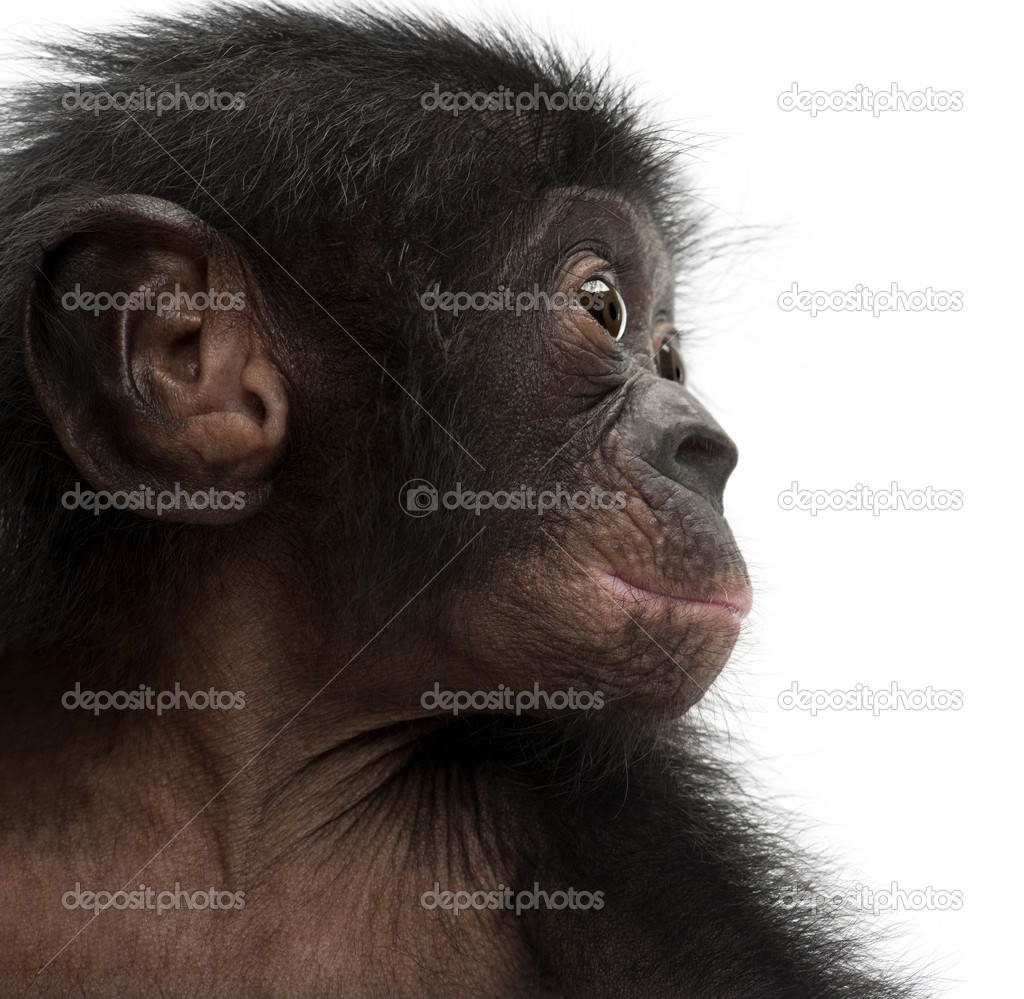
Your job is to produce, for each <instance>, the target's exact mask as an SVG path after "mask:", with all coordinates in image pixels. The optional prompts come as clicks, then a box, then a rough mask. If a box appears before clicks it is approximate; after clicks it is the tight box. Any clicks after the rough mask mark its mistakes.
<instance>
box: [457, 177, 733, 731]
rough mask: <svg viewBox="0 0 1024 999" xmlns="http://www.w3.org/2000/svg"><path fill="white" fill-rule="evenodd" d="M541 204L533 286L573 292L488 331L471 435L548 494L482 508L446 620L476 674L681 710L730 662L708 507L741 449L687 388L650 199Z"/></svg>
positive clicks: (721, 524) (721, 556)
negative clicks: (480, 548) (640, 203)
mask: <svg viewBox="0 0 1024 999" xmlns="http://www.w3.org/2000/svg"><path fill="white" fill-rule="evenodd" d="M552 201H554V199H552ZM542 215H543V221H542V223H541V224H540V225H539V226H538V228H537V232H536V240H535V242H534V243H533V245H532V246H531V247H530V249H529V251H528V252H529V253H530V255H531V257H533V258H536V259H538V260H541V261H544V264H545V267H546V269H545V268H541V269H540V270H539V271H538V272H537V283H538V284H539V287H540V288H541V289H545V290H547V291H548V293H549V294H551V295H554V293H561V294H562V295H564V296H570V297H571V296H576V299H575V301H577V302H578V304H577V305H576V306H575V307H568V308H556V307H553V308H551V309H550V310H542V311H540V312H539V313H538V315H537V316H536V318H535V320H534V321H533V325H532V328H531V327H530V325H529V321H522V320H521V321H520V322H519V323H518V324H515V323H513V322H509V323H508V324H507V325H506V327H505V328H504V329H503V331H502V332H501V334H500V336H501V343H500V345H497V346H496V345H493V344H492V345H491V349H492V351H493V353H492V356H496V355H500V356H501V357H504V358H511V360H510V361H509V362H508V363H505V364H500V365H499V364H492V365H491V366H490V368H491V370H490V371H489V375H490V378H489V383H490V388H489V390H485V398H486V403H485V413H486V415H487V416H488V419H487V425H488V426H489V427H491V428H499V430H500V433H495V435H494V436H492V437H490V438H487V439H485V440H483V441H480V440H477V441H475V442H474V445H475V447H476V448H477V449H478V450H479V451H480V452H482V453H486V454H489V455H499V454H500V455H501V456H502V457H501V459H500V460H498V461H497V464H499V465H500V467H501V468H502V470H503V472H502V473H501V474H500V475H499V476H498V477H499V478H502V477H503V478H504V479H505V481H507V483H508V485H507V487H506V488H508V489H510V490H514V489H516V488H518V487H519V486H520V485H521V484H523V483H529V484H531V485H533V486H535V487H536V488H537V490H538V494H539V493H540V492H541V491H544V490H546V491H547V493H548V495H547V502H548V504H549V509H548V510H547V511H546V512H544V513H543V514H540V513H538V511H537V510H535V509H533V510H526V511H519V510H508V511H496V510H492V511H490V512H489V513H488V514H487V516H486V517H484V518H480V522H481V523H482V524H483V525H485V526H486V532H485V538H484V541H485V543H489V544H491V545H493V546H494V550H495V552H496V554H495V557H494V559H493V560H492V562H491V563H490V566H491V568H490V573H489V578H488V579H487V580H486V585H483V586H475V587H474V588H473V589H472V591H471V592H469V593H467V594H466V595H465V599H464V601H463V602H461V603H460V605H459V611H458V620H457V621H456V622H454V624H453V627H454V629H455V631H456V633H457V634H458V635H459V636H460V637H461V642H460V644H461V646H462V649H463V651H464V652H465V653H466V654H467V656H468V655H469V650H470V649H472V658H473V661H474V665H475V674H476V676H477V677H478V678H480V676H481V672H482V673H484V674H485V675H486V676H487V677H488V678H489V679H490V680H492V681H495V682H505V683H507V684H509V685H511V686H513V687H515V688H517V689H521V688H522V686H523V681H522V678H523V677H524V676H525V677H530V678H531V679H533V680H535V681H536V682H539V683H540V686H541V688H544V689H549V690H551V689H562V690H564V689H566V688H568V687H569V686H570V685H571V686H573V687H575V689H577V690H581V689H583V690H589V691H598V690H600V691H602V692H603V694H604V700H605V702H606V704H607V710H609V711H611V712H612V713H616V714H617V713H619V712H625V713H627V714H628V715H629V716H632V717H646V718H651V717H662V718H664V717H672V716H676V715H678V714H681V713H682V712H684V711H685V710H686V709H687V708H689V707H690V706H691V705H693V704H694V703H696V701H698V700H699V699H700V698H701V697H702V696H703V694H704V693H705V692H706V691H707V688H708V687H709V685H710V684H711V683H712V681H713V680H714V679H715V677H716V676H717V675H718V673H719V671H720V670H721V669H722V667H723V666H724V665H725V663H726V661H727V659H728V657H729V655H730V653H731V651H732V648H733V646H734V644H735V642H736V639H737V636H738V633H739V630H740V624H741V621H742V619H743V617H744V616H745V615H746V613H747V611H748V610H749V608H750V601H751V596H750V586H749V581H748V577H747V574H746V569H745V567H744V564H743V560H742V558H741V556H740V554H739V552H738V550H737V548H736V544H735V541H734V539H733V536H732V533H731V531H730V530H729V527H728V525H727V523H726V521H725V518H724V516H723V512H722V510H723V505H722V494H723V490H724V488H725V483H726V480H727V479H728V477H729V474H730V473H731V471H732V469H733V468H734V466H735V464H736V460H737V452H736V447H735V445H734V444H733V442H732V441H731V440H730V439H729V437H728V436H726V434H725V433H724V432H723V431H722V429H721V428H720V427H719V426H718V424H717V423H715V421H714V420H713V419H712V418H711V416H710V415H709V414H708V413H707V412H706V410H705V409H704V408H703V407H702V406H701V405H700V403H698V402H697V401H696V399H695V398H694V397H693V395H691V393H690V391H689V390H688V388H687V386H686V382H685V373H684V370H683V364H682V358H681V355H680V353H679V349H680V343H679V340H680V337H679V335H678V333H677V330H676V327H675V326H674V324H673V298H674V280H673V277H674V275H673V266H672V260H671V259H670V256H669V254H668V252H667V250H666V249H665V245H664V243H663V241H662V239H661V238H660V236H659V234H658V232H657V230H656V228H655V226H654V225H653V223H652V222H651V221H650V220H649V218H648V216H647V215H646V213H645V212H643V211H641V210H639V209H637V208H636V207H634V206H631V205H630V204H628V203H624V202H623V201H621V200H619V199H617V198H612V197H610V196H606V195H598V194H593V193H584V194H572V193H570V194H568V195H567V194H566V193H565V192H561V194H560V197H559V199H558V204H557V206H555V207H552V208H549V209H547V210H546V211H545V212H544V213H542ZM526 283H527V284H528V285H529V286H530V287H532V286H533V281H527V282H526ZM559 301H560V300H559V299H555V298H552V302H554V303H557V302H559ZM489 335H491V336H493V335H494V334H493V333H491V334H489ZM509 428H515V430H513V431H510V429H509ZM470 450H474V447H471V448H470ZM559 486H561V487H562V494H561V496H560V498H559V499H557V501H554V502H553V499H552V494H554V495H555V496H559V494H558V487H559ZM566 493H567V494H570V495H572V496H573V497H574V499H573V500H567V499H565V495H564V494H566ZM581 494H586V495H581ZM459 512H461V511H459ZM449 515H451V514H449ZM497 552H502V554H497Z"/></svg>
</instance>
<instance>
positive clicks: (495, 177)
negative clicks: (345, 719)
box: [2, 12, 750, 719]
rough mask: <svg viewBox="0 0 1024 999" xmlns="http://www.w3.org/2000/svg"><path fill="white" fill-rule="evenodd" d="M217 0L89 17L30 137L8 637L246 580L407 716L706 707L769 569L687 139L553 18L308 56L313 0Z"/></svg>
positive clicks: (23, 161)
mask: <svg viewBox="0 0 1024 999" xmlns="http://www.w3.org/2000/svg"><path fill="white" fill-rule="evenodd" d="M218 17H219V15H216V14H213V15H210V17H209V18H207V19H202V18H201V19H200V20H199V23H198V24H197V25H196V26H195V27H194V30H193V33H192V35H191V36H190V42H189V45H188V46H187V47H184V48H182V47H179V46H177V45H176V44H175V43H174V41H173V40H174V39H175V38H176V34H175V33H176V30H177V29H176V27H175V26H174V25H172V24H171V23H169V22H168V23H160V22H157V24H156V26H155V27H153V28H152V29H151V30H150V31H149V32H148V33H147V34H146V35H145V36H144V37H143V36H124V37H121V38H116V39H114V40H113V41H112V42H111V43H110V44H109V45H108V47H107V48H106V49H105V50H101V51H99V52H93V51H92V50H89V49H87V48H83V49H81V50H76V49H62V55H63V57H64V59H65V64H69V65H70V66H71V67H73V68H77V69H81V70H84V71H88V73H89V74H92V75H93V76H97V77H99V78H100V79H101V80H102V84H97V85H96V86H94V87H93V88H92V89H91V91H90V90H87V89H86V88H85V87H84V86H81V85H79V86H77V87H76V88H74V89H69V88H68V87H54V88H52V89H51V90H50V91H49V92H48V93H45V94H39V93H38V92H37V93H36V94H35V96H34V97H33V98H32V99H31V100H29V103H28V108H27V110H25V111H24V112H23V113H22V114H21V115H20V118H21V121H20V124H19V125H18V127H17V129H16V131H15V133H14V138H15V140H16V143H15V146H14V151H13V152H12V153H10V154H9V155H8V156H7V158H6V160H5V163H4V171H5V177H6V178H8V179H7V180H5V183H4V185H3V189H4V194H3V206H2V213H3V218H4V222H5V228H6V229H7V230H8V231H9V232H10V233H11V236H10V238H9V239H7V240H6V242H5V247H6V249H5V256H4V260H3V278H4V280H3V289H4V291H3V294H4V295H5V297H6V304H5V306H4V312H3V321H4V324H5V325H4V333H3V336H4V349H5V350H6V351H7V363H5V365H4V378H5V380H6V381H5V386H4V389H3V396H2V399H3V413H2V420H3V429H4V436H5V439H6V440H9V441H12V442H13V446H12V447H11V448H9V449H7V450H5V453H4V455H3V459H2V460H3V462H4V468H3V481H4V488H5V490H6V495H5V497H4V503H5V511H7V514H6V516H7V518H8V522H9V523H11V524H13V525H16V527H15V528H13V529H11V530H9V531H6V532H5V533H4V539H3V541H4V544H5V546H6V548H7V549H8V551H7V554H6V556H5V564H7V565H9V566H10V567H11V568H10V571H9V573H8V576H7V579H8V585H9V588H10V591H11V593H12V602H11V604H10V605H9V607H10V610H9V612H8V622H7V623H8V628H7V631H6V634H7V636H8V639H9V640H8V648H10V649H12V650H25V649H32V648H37V647H38V646H39V643H40V642H41V641H43V640H44V639H43V636H44V635H45V636H46V638H45V641H46V643H48V644H49V645H50V646H51V647H55V648H59V647H62V646H66V645H67V643H68V642H71V641H73V642H74V643H75V646H76V648H77V649H78V650H79V651H81V650H82V649H83V648H85V647H89V646H90V643H93V644H96V643H101V642H104V641H105V639H104V636H109V634H110V633H111V630H112V628H113V627H114V626H115V625H114V624H113V623H112V617H114V618H117V620H118V621H119V622H120V626H119V627H120V632H121V633H128V634H130V633H131V630H132V629H131V622H133V621H135V622H138V621H140V620H142V617H143V615H144V616H145V619H146V620H147V621H148V622H149V624H147V629H150V630H149V631H148V632H147V638H146V642H145V644H146V647H147V648H148V649H150V650H153V649H157V650H159V649H165V648H170V647H172V646H173V647H178V648H180V646H181V644H182V641H183V640H184V639H183V636H185V635H191V636H192V637H193V638H196V637H197V636H204V635H206V634H208V633H209V631H211V630H212V631H216V630H217V629H219V628H222V627H223V626H224V625H225V616H226V615H236V617H235V620H236V621H237V622H238V625H237V627H239V628H242V629H243V630H244V628H245V627H247V625H246V624H245V621H246V620H247V618H246V614H247V613H250V612H251V611H252V610H253V609H254V608H255V607H256V606H258V607H259V609H260V616H261V618H262V619H263V623H264V626H265V627H266V628H268V629H270V630H271V631H272V633H273V634H274V636H275V640H276V641H280V642H281V643H282V647H284V646H287V648H288V649H289V650H290V656H291V657H292V658H293V659H299V658H301V660H302V662H303V663H304V665H303V667H302V668H304V669H309V670H311V671H312V674H313V675H316V676H329V675H330V673H331V672H333V668H334V667H336V666H338V665H341V663H340V662H339V658H340V657H343V656H347V655H350V654H352V653H354V652H355V651H356V650H357V649H359V648H361V647H362V646H363V645H364V644H365V643H366V642H367V641H369V640H370V639H371V638H372V639H373V644H372V647H370V648H368V649H366V651H365V652H363V653H362V654H361V655H360V656H359V657H358V659H357V660H356V661H354V662H353V663H352V665H351V666H350V667H348V668H347V669H346V671H345V675H344V677H343V678H340V680H339V683H338V686H339V687H340V688H344V689H345V691H346V696H347V697H349V698H352V699H353V703H360V699H363V700H362V702H361V703H363V704H364V705H366V704H369V703H370V702H371V701H372V704H373V706H374V708H375V709H376V710H383V709H384V708H385V706H386V707H387V708H388V709H389V710H391V711H392V712H393V713H394V714H395V715H396V716H401V717H416V716H417V715H419V714H422V712H423V708H422V706H421V703H420V701H421V694H422V692H423V690H424V689H428V688H429V687H430V686H431V685H432V684H433V683H435V682H440V684H441V686H442V687H446V688H459V687H462V688H464V687H466V685H467V684H470V683H471V684H472V687H471V689H489V690H495V689H498V688H499V687H500V686H501V685H505V686H509V687H514V688H519V687H522V686H523V685H524V683H525V684H526V685H527V686H528V685H530V684H532V683H539V684H540V686H541V687H543V688H560V689H564V688H566V687H568V686H573V687H574V688H576V689H581V690H587V691H601V692H602V694H603V696H604V698H605V700H606V702H607V706H608V708H609V709H610V710H609V711H608V715H609V717H613V716H616V715H617V714H619V715H621V714H623V713H625V715H628V716H629V717H631V718H640V717H643V718H648V719H657V718H667V717H672V716H676V715H678V714H679V713H681V712H682V711H684V710H685V709H686V708H687V707H689V706H690V705H692V704H693V703H694V702H695V701H696V700H697V699H698V698H699V697H700V696H702V694H703V693H704V691H706V689H707V687H708V685H709V684H710V683H711V682H712V681H713V680H714V678H715V676H716V675H717V673H718V671H719V670H720V669H721V668H722V666H723V664H724V663H725V661H726V660H727V658H728V656H729V654H730V651H731V649H732V647H733V644H734V642H735V640H736V637H737V632H738V629H739V626H740V621H741V619H742V617H743V616H744V614H745V613H746V611H747V609H748V607H749V602H750V596H749V586H748V582H747V577H746V573H745V570H744V568H743V563H742V560H741V558H740V556H739V555H738V553H737V550H736V546H735V544H734V541H733V538H732V535H731V533H730V531H729V528H728V526H727V525H726V522H725V519H724V517H723V504H722V494H723V489H724V487H725V483H726V479H727V478H728V476H729V474H730V472H731V470H732V468H733V466H734V464H735V462H736V449H735V447H734V445H733V443H732V441H731V440H730V439H729V438H728V437H727V436H726V434H725V433H724V432H723V431H722V429H721V428H720V427H719V426H718V425H717V424H716V423H715V422H714V420H713V419H712V418H711V416H709V414H708V413H707V412H706V411H705V410H704V408H703V407H702V406H701V404H700V403H699V402H698V401H697V399H696V398H695V397H694V395H693V394H692V393H691V391H690V387H689V385H688V384H687V382H686V378H685V374H684V363H683V360H682V359H681V353H682V344H681V339H682V334H681V330H682V329H683V328H684V326H685V323H684V322H682V321H680V319H679V318H677V310H678V301H679V289H678V287H677V282H678V281H679V279H680V276H681V275H682V276H683V277H685V275H686V273H687V270H688V268H689V267H690V266H691V264H692V262H693V260H694V258H695V256H696V255H697V254H698V253H699V249H698V247H699V217H698V213H696V212H695V210H694V206H693V204H692V203H691V201H690V200H689V199H688V198H687V196H686V194H685V187H684V185H683V181H682V178H681V176H680V175H679V173H678V170H677V162H676V159H675V156H674V154H673V152H672V150H671V149H670V148H669V147H668V146H667V145H666V144H665V143H663V141H662V140H661V139H659V138H657V137H656V136H655V134H654V133H653V132H652V131H650V130H648V129H647V128H646V127H645V124H644V122H643V121H642V119H641V118H640V117H639V116H638V114H637V112H636V111H635V110H633V109H632V108H631V106H630V104H629V102H628V101H627V100H626V99H625V98H624V97H622V96H621V95H619V94H617V93H616V92H614V91H610V90H608V89H606V88H604V87H601V86H599V84H598V82H596V81H595V80H592V79H590V78H589V77H587V76H586V75H583V74H580V73H577V72H574V71H573V70H571V69H570V68H569V67H568V66H567V65H566V64H565V63H564V62H563V61H562V60H561V59H560V58H559V57H558V56H557V55H555V54H553V53H545V52H542V53H541V54H540V55H536V54H532V53H529V52H525V51H522V50H521V49H520V48H519V47H518V46H517V45H516V44H515V43H513V42H510V41H505V42H501V43H498V42H492V43H490V44H484V43H482V42H480V41H478V40H474V39H472V38H470V37H469V36H467V35H464V34H462V33H460V32H458V31H454V30H451V29H450V28H447V27H441V26H437V27H433V26H430V25H427V24H418V23H408V24H401V23H400V24H395V23H393V22H391V21H388V20H383V19H377V18H375V17H372V16H358V17H354V18H353V19H351V20H350V21H349V22H348V23H347V24H346V25H345V26H344V27H342V26H339V25H338V23H337V22H334V21H328V20H324V21H322V22H320V24H319V26H320V28H322V30H323V32H324V38H325V39H326V41H325V42H324V43H323V44H321V45H320V47H319V49H318V50H317V53H316V54H315V56H314V57H312V58H310V59H309V60H305V59H303V60H297V59H296V53H297V51H298V50H299V48H300V47H301V46H302V44H303V42H304V39H306V38H308V37H309V36H308V34H307V33H308V32H309V30H310V25H312V24H317V19H316V17H314V16H309V15H307V16H306V17H305V18H304V19H303V20H302V22H301V25H300V22H299V20H295V21H294V23H290V22H289V19H288V17H280V16H278V15H269V14H261V13H258V12H257V13H252V14H249V13H247V14H246V19H247V20H248V21H249V22H250V35H251V37H258V36H259V35H260V32H261V30H263V29H264V28H265V29H266V30H267V31H268V32H270V33H271V34H276V42H275V44H274V45H273V46H271V47H268V48H267V50H266V52H260V53H259V55H258V57H257V56H256V55H255V54H254V52H253V50H252V46H251V43H247V42H246V40H245V37H246V36H244V35H239V37H238V40H237V41H236V40H234V39H233V37H232V35H231V33H230V32H229V33H227V34H225V32H224V30H223V28H222V27H219V24H220V22H219V20H218ZM268 18H269V19H271V20H272V24H271V23H270V21H269V20H266V19H268ZM264 21H266V23H264ZM170 50H173V52H174V55H173V58H170V59H168V58H166V52H167V51H170ZM399 50H400V51H401V53H402V54H401V58H397V59H396V58H393V53H394V52H397V51H399ZM214 65H216V73H215V74H211V67H213V66H214ZM175 88H177V91H176V90H175ZM175 93H178V95H179V97H178V100H177V102H176V103H173V106H172V103H171V101H170V99H169V98H168V97H167V95H168V94H175ZM69 94H70V98H69ZM181 94H184V95H186V96H185V97H184V98H182V97H181ZM196 95H201V97H202V99H201V100H199V99H197V97H196ZM523 95H526V97H525V98H524V97H523ZM14 177H17V183H14V182H13V181H12V180H11V178H14ZM684 318H685V317H684ZM83 490H85V491H86V493H90V494H92V493H94V494H96V496H98V497H100V499H99V500H95V501H94V500H91V499H88V500H86V501H80V500H79V499H78V498H77V497H79V496H80V495H82V491H83ZM147 490H148V491H149V492H147ZM211 490H212V492H211ZM69 493H70V497H69ZM199 494H202V495H199ZM168 496H173V497H174V500H173V503H172V501H171V500H170V499H168V498H167V497H168ZM140 497H141V498H140ZM161 497H163V500H162V501H161ZM186 497H187V498H186ZM207 497H209V499H207ZM69 506H73V507H75V508H74V509H67V507H69ZM97 506H99V507H104V506H105V507H107V508H106V509H103V510H102V512H99V510H97ZM26 604H29V605H31V606H32V607H33V608H35V611H34V612H33V613H32V614H31V615H30V614H28V613H27V610H26ZM40 607H42V608H44V611H45V612H44V613H40V612H39V608H40ZM396 615H397V616H398V620H395V621H394V622H393V623H391V624H390V626H389V627H387V628H384V626H385V624H387V623H389V622H390V619H392V618H394V617H395V616H396ZM161 628H163V629H164V631H163V632H161V630H160V629H161ZM382 628H384V630H383V631H381V629H382ZM153 629H155V631H154V630H153ZM379 631H380V632H381V633H380V634H377V633H378V632H379ZM157 635H160V636H161V637H160V638H159V639H157V638H156V636H157ZM172 635H173V636H174V641H173V642H172V641H171V636H172ZM236 637H239V636H238V635H237V634H236ZM242 637H244V636H242ZM203 640H204V641H205V640H206V639H205V638H204V639H203ZM261 640H264V641H265V640H266V635H264V636H263V639H261ZM106 644H107V645H109V643H106ZM125 645H126V647H124V648H123V649H121V650H120V653H119V655H121V657H122V658H123V659H124V661H128V660H130V659H131V658H132V657H133V656H136V655H137V653H138V646H137V645H136V644H134V643H133V641H132V640H131V639H126V643H125ZM110 654H111V650H110V649H109V648H106V649H105V651H104V658H107V659H109V657H110ZM162 654H163V653H162V652H158V653H157V655H158V658H159V656H160V655H162ZM384 663H387V664H390V666H389V667H388V668H383V666H382V664H384Z"/></svg>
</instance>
